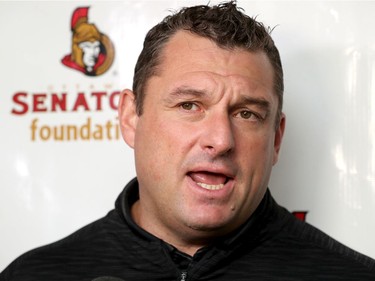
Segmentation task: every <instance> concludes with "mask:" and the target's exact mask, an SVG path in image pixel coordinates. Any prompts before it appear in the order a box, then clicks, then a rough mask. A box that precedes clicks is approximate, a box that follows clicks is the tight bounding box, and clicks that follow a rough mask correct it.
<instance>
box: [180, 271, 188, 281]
mask: <svg viewBox="0 0 375 281" xmlns="http://www.w3.org/2000/svg"><path fill="white" fill-rule="evenodd" d="M186 278H187V272H186V271H182V272H181V275H180V281H186Z"/></svg>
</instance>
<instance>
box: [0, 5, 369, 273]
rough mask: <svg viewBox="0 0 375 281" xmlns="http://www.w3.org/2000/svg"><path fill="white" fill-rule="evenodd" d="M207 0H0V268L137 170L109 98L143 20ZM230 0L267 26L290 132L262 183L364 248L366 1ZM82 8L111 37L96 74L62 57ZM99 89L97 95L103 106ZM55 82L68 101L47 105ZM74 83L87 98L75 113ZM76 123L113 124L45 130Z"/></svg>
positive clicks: (125, 70)
mask: <svg viewBox="0 0 375 281" xmlns="http://www.w3.org/2000/svg"><path fill="white" fill-rule="evenodd" d="M206 2H207V1H115V2H110V1H108V2H104V1H102V2H95V1H90V2H87V1H66V2H53V1H51V2H45V1H44V2H38V1H30V2H16V1H14V2H13V1H12V2H11V1H9V2H6V1H1V2H0V36H1V37H0V38H1V45H0V122H1V125H0V140H1V143H0V157H1V158H0V159H1V160H0V230H1V231H0V249H1V250H0V271H1V270H2V269H3V268H4V267H5V266H6V265H7V264H9V263H10V262H11V261H12V260H13V259H14V258H16V257H17V256H19V255H20V254H22V253H23V252H25V251H27V250H29V249H32V248H35V247H37V246H40V245H44V244H46V243H50V242H53V241H55V240H57V239H60V238H62V237H64V236H66V235H68V234H70V233H71V232H73V231H75V230H76V229H78V228H80V227H82V226H83V225H85V224H87V223H89V222H91V221H93V220H95V219H97V218H99V217H102V216H103V215H105V214H106V213H107V212H108V211H109V210H110V209H111V208H112V206H113V204H114V201H115V199H116V197H117V195H118V194H119V193H120V191H121V190H122V188H123V187H124V185H125V184H126V183H127V182H128V181H129V180H130V179H131V178H132V177H133V176H134V175H135V172H134V168H133V165H134V162H133V152H132V150H131V149H129V148H128V147H127V146H126V145H125V143H124V142H123V141H122V140H121V138H118V136H117V135H116V125H115V124H116V121H117V120H116V111H115V110H114V109H112V108H111V101H113V102H115V99H113V100H111V97H115V96H116V95H115V94H114V93H115V92H116V91H119V90H121V89H123V88H124V87H131V85H132V73H133V68H134V64H135V61H136V58H137V56H138V54H139V52H140V50H141V46H142V43H143V38H144V35H145V33H146V31H147V30H148V29H149V28H151V27H152V26H153V25H154V24H155V23H157V22H159V21H160V20H161V19H162V18H163V17H164V16H166V15H168V14H169V12H168V9H170V8H172V9H176V8H178V7H181V6H185V5H188V4H197V3H199V4H202V3H206ZM217 2H218V1H212V3H217ZM238 3H239V6H241V7H243V8H244V9H245V11H246V12H247V14H249V15H250V16H258V19H259V20H260V21H263V22H265V23H266V24H267V25H269V26H270V27H275V26H277V27H276V28H275V29H274V31H273V37H274V39H275V41H276V43H277V45H278V46H279V50H280V52H281V56H282V60H283V65H284V72H285V85H286V89H285V106H284V111H285V113H286V115H287V131H286V135H285V140H284V144H283V149H282V153H281V159H280V162H279V163H278V165H277V166H276V167H275V169H274V172H273V176H272V179H271V183H270V188H271V191H272V193H273V194H274V196H275V197H276V199H277V201H278V202H279V203H280V204H282V205H284V206H286V207H287V208H288V209H289V210H290V211H307V212H308V213H307V217H306V221H307V222H309V223H312V224H313V225H315V226H317V227H319V228H320V229H322V230H323V231H325V232H327V233H328V234H330V235H331V236H333V237H334V238H336V239H337V240H339V241H341V242H343V243H345V244H347V245H348V246H350V247H352V248H354V249H356V250H358V251H360V252H362V253H364V254H367V255H369V256H371V257H373V258H375V243H374V242H373V240H374V239H373V237H375V219H374V215H375V35H374V33H373V31H372V27H373V26H375V17H374V16H373V15H374V12H375V2H359V1H353V2H339V1H335V2H315V1H308V2H302V1H298V2H297V1H295V2H294V1H287V2H284V1H275V2H270V1H238ZM84 6H90V9H89V13H88V19H89V23H94V24H95V25H96V26H97V28H98V29H99V30H100V32H102V33H104V34H106V35H107V36H108V37H109V38H110V39H111V41H112V42H113V44H114V48H115V59H114V63H113V65H112V66H111V68H110V69H109V70H108V71H107V72H106V73H104V74H103V75H101V76H95V77H89V76H86V75H84V74H83V73H80V72H79V71H76V70H73V69H71V68H68V67H66V66H64V65H63V64H62V63H61V59H62V58H63V57H64V56H65V55H67V54H69V53H70V52H71V37H72V32H71V29H70V21H71V17H72V13H73V11H74V10H75V9H76V8H78V7H84ZM98 92H103V93H105V94H103V97H102V99H101V106H98V100H97V99H95V94H94V95H93V93H98ZM17 93H23V94H22V95H17ZM64 93H66V98H67V102H66V108H65V110H61V109H59V108H57V109H55V111H53V107H52V103H53V102H52V98H51V96H52V95H53V94H55V95H59V96H62V95H63V94H64ZM79 95H81V96H84V99H85V100H86V102H87V106H86V107H84V106H79V107H78V110H76V111H72V109H73V108H74V104H75V103H76V99H77V96H79ZM100 107H101V109H99V108H100ZM84 109H86V110H84ZM12 112H13V113H12ZM17 113H18V114H17ZM88 120H90V121H88ZM87 122H91V126H92V127H93V128H99V127H100V128H102V129H103V130H104V131H105V130H106V128H107V127H108V126H109V125H108V124H110V125H111V126H112V127H111V129H112V131H111V133H108V132H106V133H103V134H102V135H101V136H100V137H98V138H97V139H93V138H91V139H90V140H82V139H79V138H78V139H76V140H72V139H71V140H67V139H64V140H54V139H53V137H49V138H48V137H47V135H46V132H48V130H50V131H51V132H52V131H53V128H54V127H56V128H60V127H63V126H65V127H66V126H68V125H69V126H75V127H77V128H82V127H83V126H84V125H85V124H86V127H87ZM32 124H34V125H35V126H36V129H35V131H34V133H33V130H32V129H31V126H32ZM33 134H34V135H33Z"/></svg>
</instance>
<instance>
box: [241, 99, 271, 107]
mask: <svg viewBox="0 0 375 281" xmlns="http://www.w3.org/2000/svg"><path fill="white" fill-rule="evenodd" d="M238 103H239V104H250V105H256V106H259V107H261V108H263V109H265V110H269V109H270V107H271V104H270V102H269V101H268V100H266V99H264V98H257V97H250V96H242V97H241V98H240V100H239V102H238Z"/></svg>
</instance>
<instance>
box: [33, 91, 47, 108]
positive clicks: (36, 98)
mask: <svg viewBox="0 0 375 281" xmlns="http://www.w3.org/2000/svg"><path fill="white" fill-rule="evenodd" d="M46 97H47V94H34V95H33V112H45V111H47V108H46V107H45V106H44V101H45V100H46Z"/></svg>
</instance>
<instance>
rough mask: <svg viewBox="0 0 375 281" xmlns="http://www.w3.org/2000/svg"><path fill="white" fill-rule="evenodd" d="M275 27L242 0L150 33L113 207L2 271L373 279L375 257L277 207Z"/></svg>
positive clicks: (186, 14)
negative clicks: (128, 172)
mask: <svg viewBox="0 0 375 281" xmlns="http://www.w3.org/2000/svg"><path fill="white" fill-rule="evenodd" d="M282 94H283V74H282V67H281V62H280V57H279V54H278V51H277V48H276V47H275V45H274V43H273V41H272V39H271V37H270V35H269V33H268V30H267V29H266V28H264V26H263V25H262V24H260V23H259V22H256V21H254V20H253V19H251V18H249V17H247V16H245V15H244V14H242V12H241V11H240V10H239V9H237V7H236V5H235V3H233V2H229V3H224V4H221V5H218V6H214V7H208V6H197V7H190V8H185V9H182V10H181V11H180V12H178V13H177V14H175V15H172V16H169V17H167V18H166V19H165V20H164V21H163V22H161V23H160V24H158V25H157V26H155V27H154V28H153V29H151V30H150V32H149V33H148V34H147V36H146V39H145V43H144V48H143V50H142V52H141V54H140V57H139V59H138V62H137V65H136V67H135V74H134V84H133V91H131V90H125V91H123V92H122V96H121V100H120V104H119V119H120V123H121V129H122V134H123V137H124V139H125V141H126V143H127V144H128V145H129V146H131V147H132V148H134V152H135V159H136V161H135V162H136V171H137V179H134V180H133V181H131V182H130V183H129V184H128V185H127V186H126V187H125V190H124V191H123V193H122V194H121V195H120V196H119V198H118V199H117V201H116V208H115V210H113V211H111V212H110V213H109V214H108V215H107V216H106V217H104V218H102V219H100V220H98V221H96V222H94V223H93V224H90V225H88V226H86V227H85V228H83V229H81V230H79V231H78V232H76V233H74V234H73V235H71V236H69V237H67V238H65V239H63V240H62V241H59V242H57V243H54V244H51V245H48V246H45V247H42V248H39V249H36V250H34V251H31V252H29V253H27V254H25V255H24V256H21V257H20V258H19V259H17V260H16V261H15V262H13V263H12V264H11V265H10V266H9V267H8V268H7V269H6V270H5V271H4V272H3V273H2V275H1V277H0V280H70V281H72V280H96V281H98V280H375V279H374V278H375V261H374V260H372V259H370V258H368V257H365V256H363V255H361V254H359V253H356V252H354V251H353V250H351V249H349V248H347V247H345V246H343V245H341V244H339V243H338V242H336V241H334V240H333V239H332V238H330V237H328V236H326V235H325V234H323V233H322V232H320V231H319V230H317V229H315V228H314V227H312V226H310V225H308V224H305V223H303V222H301V221H299V220H297V219H296V218H295V217H294V216H293V215H292V214H290V213H289V212H288V211H286V210H285V209H284V208H282V207H280V206H278V205H277V204H276V202H275V201H274V200H273V198H272V196H271V194H270V192H269V190H268V189H267V186H268V181H269V178H270V174H271V169H272V166H273V165H274V164H275V163H276V162H277V158H278V155H279V150H280V146H281V141H282V137H283V133H284V128H285V116H284V114H283V113H282V110H281V109H282Z"/></svg>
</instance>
